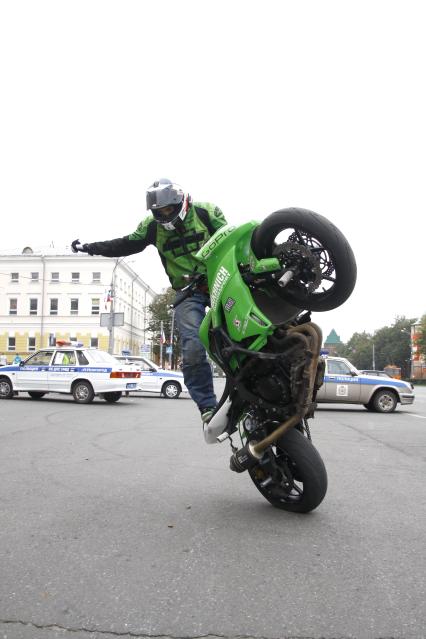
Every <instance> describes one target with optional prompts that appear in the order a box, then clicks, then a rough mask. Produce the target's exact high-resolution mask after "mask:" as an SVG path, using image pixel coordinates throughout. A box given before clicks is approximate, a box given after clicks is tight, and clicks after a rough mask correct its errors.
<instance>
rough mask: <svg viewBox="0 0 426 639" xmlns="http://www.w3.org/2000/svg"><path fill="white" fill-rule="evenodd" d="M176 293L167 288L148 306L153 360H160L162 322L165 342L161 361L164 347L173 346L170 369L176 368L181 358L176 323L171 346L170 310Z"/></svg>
mask: <svg viewBox="0 0 426 639" xmlns="http://www.w3.org/2000/svg"><path fill="white" fill-rule="evenodd" d="M175 296H176V293H175V291H174V290H173V289H172V288H171V287H169V288H167V289H165V290H164V291H163V292H162V293H160V295H157V297H156V298H155V299H154V301H153V302H152V303H151V304H150V305H149V307H148V310H149V313H150V321H149V323H148V328H149V330H150V331H152V334H153V336H154V344H153V353H154V358H155V359H156V360H157V361H159V359H160V337H161V322H163V330H164V335H165V339H166V342H165V344H164V345H163V359H165V346H166V345H167V346H173V359H172V367H173V368H176V365H177V362H178V360H179V359H180V357H181V351H180V341H179V331H178V328H177V326H176V322H174V325H173V344H171V338H172V335H171V331H172V324H173V322H172V315H173V311H172V309H171V308H170V306H171V304H173V302H174V299H175Z"/></svg>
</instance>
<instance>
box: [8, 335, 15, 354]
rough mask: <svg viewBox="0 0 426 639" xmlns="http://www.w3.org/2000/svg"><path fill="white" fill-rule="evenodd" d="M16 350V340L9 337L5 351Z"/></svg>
mask: <svg viewBox="0 0 426 639" xmlns="http://www.w3.org/2000/svg"><path fill="white" fill-rule="evenodd" d="M15 349H16V340H15V338H14V337H9V339H8V340H7V350H8V351H14V350H15Z"/></svg>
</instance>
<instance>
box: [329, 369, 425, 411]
mask: <svg viewBox="0 0 426 639" xmlns="http://www.w3.org/2000/svg"><path fill="white" fill-rule="evenodd" d="M324 359H325V375H324V383H323V385H322V386H321V388H320V389H319V391H318V394H317V402H318V403H324V402H327V403H334V404H362V405H363V406H365V408H367V409H368V410H373V411H377V412H379V413H391V412H392V411H394V410H395V408H396V406H397V404H398V403H399V404H401V405H402V404H412V403H413V402H414V392H413V389H412V387H411V384H408V383H407V382H404V381H402V380H400V379H393V378H392V377H389V376H387V375H386V376H382V375H370V374H367V375H366V374H364V373H362V372H361V371H358V370H357V369H356V368H355V366H353V364H351V363H350V362H349V361H348V360H347V359H345V358H343V357H325V358H324Z"/></svg>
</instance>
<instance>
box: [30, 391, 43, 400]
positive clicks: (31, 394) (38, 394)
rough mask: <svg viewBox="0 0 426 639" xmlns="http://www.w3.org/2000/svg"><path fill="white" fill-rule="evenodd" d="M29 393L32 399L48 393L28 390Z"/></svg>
mask: <svg viewBox="0 0 426 639" xmlns="http://www.w3.org/2000/svg"><path fill="white" fill-rule="evenodd" d="M28 395H29V396H30V397H31V399H41V398H42V397H44V396H45V395H46V393H41V392H39V391H28Z"/></svg>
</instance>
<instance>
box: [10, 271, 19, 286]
mask: <svg viewBox="0 0 426 639" xmlns="http://www.w3.org/2000/svg"><path fill="white" fill-rule="evenodd" d="M10 281H11V282H12V283H14V284H17V283H18V282H19V273H11V274H10Z"/></svg>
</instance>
